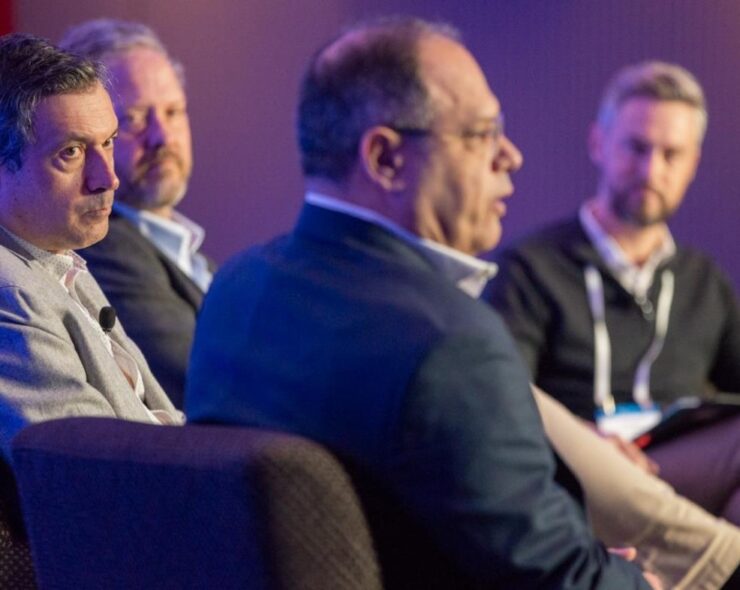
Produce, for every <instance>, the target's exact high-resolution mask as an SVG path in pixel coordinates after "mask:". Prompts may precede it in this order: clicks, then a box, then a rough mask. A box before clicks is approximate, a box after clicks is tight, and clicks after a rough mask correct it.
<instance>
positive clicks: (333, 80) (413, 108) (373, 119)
mask: <svg viewBox="0 0 740 590" xmlns="http://www.w3.org/2000/svg"><path fill="white" fill-rule="evenodd" d="M430 35H441V36H444V37H448V38H451V39H453V40H455V41H458V40H459V37H460V36H459V33H458V32H457V31H456V30H455V29H453V28H452V27H451V26H449V25H446V24H442V23H431V22H427V21H424V20H420V19H415V18H408V17H391V18H384V19H380V20H375V21H371V22H368V23H362V24H359V25H355V26H353V27H351V28H350V29H347V30H345V31H344V32H343V33H342V34H340V35H339V36H338V37H336V38H335V39H334V40H333V41H331V42H330V43H328V44H327V45H325V46H324V47H323V48H321V49H320V50H319V51H318V52H317V53H316V54H314V56H313V58H312V59H311V61H310V62H309V64H308V68H307V69H306V73H305V74H304V77H303V81H302V84H301V89H300V99H299V105H298V141H299V145H300V150H301V160H302V168H303V173H304V175H306V176H314V177H322V178H326V179H329V180H331V181H335V182H339V181H342V180H344V179H346V177H347V176H348V175H349V173H350V172H351V170H352V167H353V166H354V164H355V162H356V160H357V149H358V146H359V142H360V138H361V137H362V134H363V133H364V132H365V131H366V130H367V129H368V128H370V127H372V126H373V125H388V126H390V127H399V128H401V127H407V128H426V127H428V125H429V124H430V123H431V119H432V117H433V112H432V108H431V105H430V104H429V96H428V93H427V89H426V87H425V84H424V82H423V80H422V79H421V75H420V72H419V59H418V43H419V41H420V39H422V38H424V37H427V36H430Z"/></svg>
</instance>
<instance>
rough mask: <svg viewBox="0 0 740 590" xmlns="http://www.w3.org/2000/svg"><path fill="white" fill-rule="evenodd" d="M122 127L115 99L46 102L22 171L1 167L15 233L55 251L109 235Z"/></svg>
mask: <svg viewBox="0 0 740 590" xmlns="http://www.w3.org/2000/svg"><path fill="white" fill-rule="evenodd" d="M117 126H118V123H117V120H116V115H115V112H114V111H113V105H112V104H111V100H110V98H109V96H108V93H107V92H106V91H105V89H104V88H103V87H102V86H101V85H100V84H96V85H95V86H94V87H93V88H91V89H90V90H88V91H84V92H80V93H71V94H59V95H55V96H50V97H47V98H44V99H43V100H42V101H41V102H40V103H39V104H38V106H37V108H36V111H35V113H34V116H33V130H34V135H35V141H34V142H33V143H31V144H29V145H28V146H26V148H25V149H24V150H23V153H22V161H23V164H22V166H21V168H20V170H18V171H16V172H11V171H9V170H7V169H6V168H4V167H3V168H1V169H0V215H2V220H3V224H4V225H5V226H6V227H7V228H8V229H9V230H10V231H11V232H13V233H15V234H16V235H18V236H20V237H21V238H23V239H25V240H27V241H29V242H31V243H32V244H34V245H35V246H38V247H39V248H42V249H44V250H48V251H50V252H64V251H66V250H70V249H78V248H85V247H87V246H90V245H91V244H94V243H96V242H98V241H100V240H102V239H103V238H104V237H105V234H106V233H107V232H108V216H109V215H110V211H111V206H112V204H113V192H114V191H115V189H116V188H117V187H118V179H117V178H116V175H115V172H114V169H113V140H114V137H115V134H116V129H117Z"/></svg>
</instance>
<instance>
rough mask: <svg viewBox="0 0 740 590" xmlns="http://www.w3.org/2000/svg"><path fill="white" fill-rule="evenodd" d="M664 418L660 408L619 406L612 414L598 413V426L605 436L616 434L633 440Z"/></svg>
mask: <svg viewBox="0 0 740 590" xmlns="http://www.w3.org/2000/svg"><path fill="white" fill-rule="evenodd" d="M661 417H662V413H661V411H660V409H659V408H658V406H656V405H652V406H650V407H646V408H643V407H641V406H638V405H637V404H617V407H616V409H615V411H614V412H613V413H611V414H606V413H604V411H603V410H597V411H596V426H597V427H598V429H599V431H600V432H602V433H604V434H615V435H617V436H620V437H622V438H623V439H626V440H633V439H635V438H637V437H638V436H640V435H641V434H644V433H645V432H647V431H648V430H650V429H651V428H652V427H653V426H655V425H656V424H657V423H658V422H660V419H661Z"/></svg>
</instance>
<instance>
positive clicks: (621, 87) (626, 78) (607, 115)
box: [597, 61, 708, 142]
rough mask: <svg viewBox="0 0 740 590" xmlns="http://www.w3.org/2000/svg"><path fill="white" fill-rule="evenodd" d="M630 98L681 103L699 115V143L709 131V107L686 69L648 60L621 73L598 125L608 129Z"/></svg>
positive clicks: (607, 92) (606, 93)
mask: <svg viewBox="0 0 740 590" xmlns="http://www.w3.org/2000/svg"><path fill="white" fill-rule="evenodd" d="M630 98H650V99H654V100H665V101H677V102H682V103H684V104H687V105H689V106H691V107H694V108H695V109H696V111H697V115H698V116H699V141H700V142H701V141H702V140H703V139H704V134H705V133H706V130H707V122H708V115H707V104H706V99H705V98H704V91H703V90H702V87H701V85H700V84H699V82H698V80H697V79H696V78H695V77H694V75H693V74H691V72H689V71H688V70H686V69H685V68H683V67H681V66H679V65H676V64H670V63H666V62H662V61H644V62H641V63H638V64H635V65H631V66H627V67H625V68H622V69H621V70H619V71H618V72H617V73H616V75H615V76H614V77H613V78H612V79H611V81H610V82H609V84H607V87H606V90H605V91H604V95H603V97H602V99H601V104H600V106H599V113H598V119H597V121H598V123H599V125H600V126H601V127H604V128H608V127H609V126H610V125H611V124H612V122H613V121H614V118H615V117H616V116H617V111H618V110H619V108H620V107H621V106H622V105H623V104H624V103H625V102H626V101H627V100H629V99H630Z"/></svg>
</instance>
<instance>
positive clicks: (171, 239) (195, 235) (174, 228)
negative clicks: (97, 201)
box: [113, 201, 206, 260]
mask: <svg viewBox="0 0 740 590" xmlns="http://www.w3.org/2000/svg"><path fill="white" fill-rule="evenodd" d="M113 209H114V210H115V211H116V213H118V214H119V215H120V216H121V217H125V218H126V219H128V220H129V221H130V222H132V223H133V224H134V225H135V226H136V227H137V228H139V231H140V232H141V233H142V235H144V236H146V237H148V238H149V239H150V240H152V241H153V242H154V243H155V244H157V246H159V247H160V248H161V249H162V250H163V251H164V252H166V253H167V254H168V255H170V256H171V257H172V258H174V259H175V260H179V259H180V258H181V257H182V256H183V255H186V256H191V255H193V254H195V253H196V252H198V249H199V248H200V246H201V244H203V240H204V238H205V235H206V232H205V230H204V229H203V228H202V227H201V226H200V225H198V224H197V223H195V222H194V221H193V220H192V219H190V218H188V217H186V216H185V215H183V214H182V213H180V212H179V211H172V218H171V219H167V218H165V217H162V216H160V215H155V214H154V213H151V212H149V211H145V210H140V209H134V208H133V207H129V206H128V205H125V204H123V203H121V202H120V201H116V202H115V203H114V204H113Z"/></svg>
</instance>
